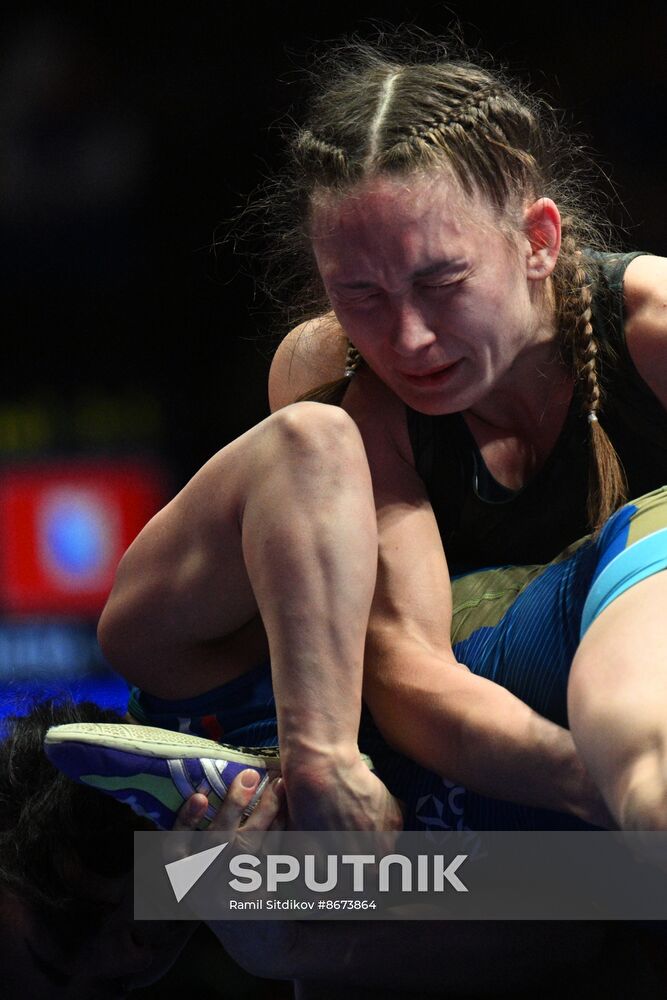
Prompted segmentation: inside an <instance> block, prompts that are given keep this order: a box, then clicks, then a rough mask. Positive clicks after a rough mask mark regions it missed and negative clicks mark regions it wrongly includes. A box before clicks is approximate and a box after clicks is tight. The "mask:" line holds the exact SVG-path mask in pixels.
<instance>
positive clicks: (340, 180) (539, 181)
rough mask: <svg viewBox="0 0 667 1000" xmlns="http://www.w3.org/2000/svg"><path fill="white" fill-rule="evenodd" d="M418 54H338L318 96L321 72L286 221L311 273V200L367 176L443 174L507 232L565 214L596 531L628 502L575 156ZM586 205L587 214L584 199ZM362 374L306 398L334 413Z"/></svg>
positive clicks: (508, 106)
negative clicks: (607, 423)
mask: <svg viewBox="0 0 667 1000" xmlns="http://www.w3.org/2000/svg"><path fill="white" fill-rule="evenodd" d="M422 49H423V46H419V45H418V46H417V47H416V49H415V48H413V49H412V50H410V51H408V52H407V53H405V52H403V53H401V54H400V55H399V56H396V55H395V54H390V55H385V54H384V52H383V50H381V48H380V47H373V46H369V45H366V44H360V43H357V42H353V43H351V44H350V45H349V46H348V47H347V49H346V50H343V51H341V50H337V51H335V52H334V54H333V57H332V60H331V63H332V65H331V67H330V69H329V82H328V84H326V85H325V86H322V84H321V73H322V72H323V69H322V66H321V65H319V66H318V73H319V74H320V85H319V89H318V91H317V92H316V94H315V96H314V99H313V101H312V104H311V107H310V112H309V115H308V121H307V125H305V126H304V127H303V128H300V129H297V130H296V131H295V133H294V134H293V137H292V141H291V147H290V148H291V154H292V159H291V172H290V175H289V176H290V180H289V181H288V184H287V187H289V189H290V193H291V194H292V198H291V204H290V211H291V212H292V215H293V217H294V208H295V205H294V201H295V199H296V202H297V209H298V211H297V214H298V215H299V217H300V218H301V220H302V224H301V226H300V230H299V232H298V233H297V231H296V230H293V235H297V236H300V238H301V240H302V243H303V245H305V248H306V253H307V254H308V256H309V258H310V261H311V264H312V251H311V250H310V248H309V246H307V244H308V242H309V241H308V220H309V213H310V211H311V209H312V206H313V203H314V201H315V200H316V199H317V197H318V196H320V195H322V194H331V193H344V192H345V191H346V190H348V189H349V188H350V187H351V186H353V185H355V184H356V183H359V182H360V181H362V180H363V179H365V178H367V177H369V176H372V175H373V174H376V175H384V176H386V175H392V174H393V175H396V176H405V175H407V174H410V173H414V172H416V171H434V170H437V169H440V170H441V169H442V168H443V167H445V168H447V169H448V170H449V171H450V173H451V174H452V175H453V176H454V178H455V180H456V182H457V183H458V184H459V185H460V187H461V189H462V191H463V192H465V193H466V194H467V195H469V196H473V195H475V194H480V195H481V196H482V197H484V198H486V199H487V201H488V202H489V203H490V204H491V205H492V206H494V207H495V209H496V210H497V211H498V215H499V219H500V224H501V225H503V222H504V220H506V221H511V227H510V228H513V229H514V231H516V229H517V226H518V219H519V218H520V217H521V209H522V207H523V206H524V205H525V203H526V201H532V200H536V199H537V198H538V197H550V198H553V200H554V201H556V202H557V204H558V205H559V207H560V209H561V213H562V215H563V240H562V246H561V251H560V254H559V257H558V260H557V262H556V265H555V269H554V271H553V274H552V283H553V289H554V296H555V306H556V319H557V323H558V335H559V339H560V345H561V351H562V355H563V357H564V359H565V360H566V363H567V364H568V366H569V367H570V368H571V370H572V372H573V373H574V375H575V377H576V379H577V385H578V392H579V395H580V397H581V399H582V404H583V410H584V412H585V413H586V414H587V417H588V426H589V442H590V461H589V467H590V474H589V496H588V515H589V522H590V525H591V527H592V528H594V529H598V528H599V527H600V526H601V525H602V524H603V523H604V521H605V520H606V519H607V518H608V517H609V516H610V514H611V513H612V512H613V511H614V510H615V509H616V507H618V506H619V505H620V504H621V503H622V502H623V501H624V499H625V483H624V475H623V471H622V469H621V466H620V462H619V459H618V456H617V455H616V452H615V451H614V448H613V445H612V444H611V442H610V440H609V438H608V436H607V434H606V432H605V430H604V427H603V419H604V413H603V392H602V387H601V384H600V372H599V366H598V344H597V341H596V337H595V331H594V329H593V326H592V319H591V299H592V288H591V277H590V268H589V267H588V266H587V262H586V258H585V248H591V249H603V248H605V240H604V238H603V237H602V235H601V228H602V227H601V225H600V224H598V223H596V222H595V221H594V220H593V219H592V216H591V214H590V209H588V210H587V211H584V210H582V209H581V208H580V207H579V206H580V203H581V202H583V200H584V197H583V194H582V192H581V190H580V181H579V178H580V177H581V175H582V166H581V150H580V149H579V148H578V147H577V146H576V145H575V144H574V143H572V142H571V141H570V140H569V139H568V137H567V135H566V134H565V132H564V131H563V129H562V127H561V123H560V121H559V120H558V118H557V116H556V114H555V113H554V111H553V110H552V109H551V108H550V107H549V105H548V104H547V103H546V102H545V101H543V100H542V99H540V98H537V97H535V96H532V95H529V94H528V93H526V92H524V91H523V90H522V89H521V88H520V87H519V86H518V85H516V84H515V83H513V82H509V81H508V80H507V79H506V78H505V76H504V75H503V74H502V73H500V72H499V71H497V70H495V69H494V70H491V69H487V68H485V67H482V66H481V65H478V64H476V63H473V62H471V61H470V60H469V59H451V58H449V57H448V55H447V53H443V52H442V50H441V49H439V50H438V51H437V52H436V53H435V57H433V53H431V57H430V58H425V57H424V54H423V51H422ZM290 185H291V186H290ZM285 189H286V188H285V185H284V184H283V191H284V190H285ZM585 197H586V202H587V208H588V204H589V203H590V202H591V195H590V192H589V191H586V192H585ZM278 200H280V199H278ZM593 200H594V199H593ZM279 230H280V234H281V235H280V239H281V242H282V247H281V250H282V253H283V256H284V252H285V250H286V249H288V250H289V253H291V255H292V258H291V263H292V267H293V266H294V247H295V245H296V242H298V240H297V241H295V240H292V241H291V242H290V240H289V238H288V234H287V233H286V230H285V227H284V226H282V227H279ZM279 256H280V255H279ZM297 269H298V268H297ZM284 273H285V272H283V275H284ZM310 273H311V274H313V269H312V267H311V268H310ZM313 278H314V281H313V282H311V284H310V292H311V296H310V303H308V298H309V296H308V295H307V294H306V295H305V296H304V294H303V289H302V290H301V293H300V294H299V296H298V298H299V300H300V301H301V302H303V303H305V304H306V310H307V309H308V305H310V306H311V311H310V315H311V316H314V315H317V314H318V313H319V314H320V315H321V313H322V312H325V311H326V310H327V309H328V308H329V307H328V305H327V304H325V303H326V299H325V297H324V295H323V288H322V286H321V282H319V279H318V276H317V275H316V274H313ZM283 284H285V282H284V281H283ZM313 291H314V293H315V294H312V293H313ZM292 294H293V292H292ZM303 318H306V317H304V315H303V313H302V314H301V316H300V319H303ZM352 350H353V349H352ZM361 364H363V359H362V358H361V357H360V356H359V355H358V353H357V352H354V353H349V354H348V359H347V361H346V369H345V374H344V376H343V377H342V378H341V379H340V380H337V381H336V382H333V383H329V384H328V385H327V386H323V387H320V389H319V390H316V391H315V393H313V394H311V395H310V396H309V398H316V399H320V400H322V401H326V402H340V401H341V400H342V397H343V395H344V393H345V390H346V388H347V385H348V384H349V380H350V379H349V376H350V374H351V373H352V372H353V371H354V370H356V369H357V368H358V367H359V366H360V365H361Z"/></svg>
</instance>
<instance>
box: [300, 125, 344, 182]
mask: <svg viewBox="0 0 667 1000" xmlns="http://www.w3.org/2000/svg"><path fill="white" fill-rule="evenodd" d="M293 152H294V158H295V160H296V162H297V163H301V164H302V165H306V164H307V165H308V167H309V169H312V165H313V163H314V161H316V162H317V165H318V167H319V170H320V171H321V176H322V178H323V179H324V180H329V181H335V182H341V181H343V182H344V181H345V180H348V179H350V169H349V162H348V157H347V156H346V155H345V152H344V151H343V150H342V149H341V148H340V146H336V145H335V144H334V143H332V142H328V141H327V140H326V139H322V138H320V137H319V136H316V135H314V134H313V133H312V132H311V130H310V129H303V130H302V131H300V132H299V133H298V134H297V136H296V139H295V141H294V145H293Z"/></svg>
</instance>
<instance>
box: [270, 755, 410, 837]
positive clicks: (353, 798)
mask: <svg viewBox="0 0 667 1000" xmlns="http://www.w3.org/2000/svg"><path fill="white" fill-rule="evenodd" d="M283 773H284V776H285V791H286V794H287V802H288V806H289V816H290V822H289V827H290V829H293V830H368V831H374V830H386V831H396V830H402V829H403V814H402V812H401V808H400V805H399V802H398V800H397V799H395V798H394V796H393V795H392V794H391V793H390V792H389V790H388V788H387V787H386V786H385V785H384V784H383V782H382V781H381V780H380V779H379V778H378V776H377V775H376V774H374V773H373V772H372V771H371V770H369V768H368V766H367V765H366V764H365V763H364V762H363V760H362V759H361V757H360V756H358V757H357V759H356V760H354V761H352V762H351V763H350V762H348V763H347V764H346V765H345V764H342V763H341V762H336V761H333V760H327V761H323V762H322V763H321V764H319V765H318V764H317V763H315V762H313V761H309V762H305V761H304V762H303V763H301V764H294V765H293V766H291V767H289V768H287V769H285V768H284V770H283Z"/></svg>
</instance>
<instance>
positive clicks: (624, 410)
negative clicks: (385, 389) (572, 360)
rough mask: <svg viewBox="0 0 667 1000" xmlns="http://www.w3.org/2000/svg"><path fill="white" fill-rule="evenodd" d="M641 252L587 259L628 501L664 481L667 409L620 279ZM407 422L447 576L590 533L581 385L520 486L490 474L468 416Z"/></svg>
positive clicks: (545, 553)
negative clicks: (631, 333)
mask: <svg viewBox="0 0 667 1000" xmlns="http://www.w3.org/2000/svg"><path fill="white" fill-rule="evenodd" d="M637 256H639V254H638V253H629V254H620V255H618V254H590V255H589V256H588V257H587V261H588V263H589V265H590V270H591V273H593V274H594V275H595V277H594V295H593V305H592V310H593V324H594V330H595V333H596V338H597V343H598V347H599V379H600V384H601V386H602V388H603V392H604V396H603V401H602V409H601V413H600V421H601V423H602V424H603V426H604V428H605V430H606V432H607V434H608V435H609V437H610V439H611V441H612V443H613V445H614V447H615V448H616V451H617V453H618V455H619V457H620V459H621V462H622V464H623V467H624V469H625V473H626V476H627V480H628V486H629V497H630V498H632V497H638V496H641V495H642V494H644V493H648V492H649V491H650V490H653V489H656V488H657V487H658V486H662V485H663V484H664V483H666V482H667V412H666V411H665V409H664V407H663V406H662V404H661V403H660V401H659V400H658V399H657V397H656V396H655V395H654V394H653V393H652V392H651V390H650V389H649V387H648V386H647V385H646V383H645V382H644V380H643V379H642V378H641V376H640V375H639V373H638V372H637V369H636V368H635V366H634V364H633V362H632V359H631V357H630V355H629V353H628V349H627V347H626V343H625V332H624V320H625V317H624V305H623V276H624V274H625V269H626V267H627V266H628V264H629V263H630V261H631V260H634V258H635V257H637ZM407 420H408V429H409V433H410V441H411V443H412V449H413V453H414V457H415V465H416V468H417V471H418V473H419V475H420V476H421V478H422V479H423V481H424V483H425V485H426V488H427V492H428V496H429V499H430V501H431V504H432V506H433V510H434V513H435V516H436V519H437V522H438V527H439V530H440V534H441V536H442V540H443V544H444V548H445V552H446V554H447V561H448V564H449V568H450V572H452V573H461V572H466V571H468V570H471V569H479V568H481V567H484V566H502V565H507V564H530V563H545V562H549V561H550V560H551V559H553V558H555V557H556V556H557V555H558V553H559V552H562V551H563V549H565V548H567V546H568V545H570V544H572V542H574V541H576V540H577V539H579V538H581V537H583V536H584V535H585V534H586V533H587V531H588V527H587V524H586V497H587V494H588V448H589V445H588V424H587V419H586V414H585V412H584V406H583V402H582V396H581V391H580V390H579V389H578V388H577V389H575V392H574V394H573V398H572V403H571V404H570V408H569V411H568V413H567V417H566V419H565V423H564V425H563V428H562V430H561V433H560V436H559V438H558V440H557V442H556V445H555V446H554V448H553V450H552V452H551V454H550V455H549V457H548V458H547V460H546V462H545V463H544V465H543V466H542V467H541V468H540V470H539V471H538V472H537V473H536V475H535V476H534V477H533V478H532V479H530V480H529V481H528V482H527V483H526V485H525V486H524V487H523V488H522V489H521V490H518V491H516V492H514V491H511V490H508V489H506V488H505V487H503V486H502V485H501V484H500V483H497V482H496V480H495V479H494V478H493V477H492V476H491V474H490V472H489V471H488V469H487V468H486V465H485V464H484V460H483V459H482V456H481V453H480V450H479V448H478V447H477V443H476V442H475V439H474V437H473V436H472V434H471V432H470V431H469V430H468V427H467V424H466V422H465V420H464V419H463V416H462V414H460V413H453V414H445V415H441V416H428V415H426V414H422V413H417V412H416V411H415V410H412V409H410V408H409V407H408V408H407Z"/></svg>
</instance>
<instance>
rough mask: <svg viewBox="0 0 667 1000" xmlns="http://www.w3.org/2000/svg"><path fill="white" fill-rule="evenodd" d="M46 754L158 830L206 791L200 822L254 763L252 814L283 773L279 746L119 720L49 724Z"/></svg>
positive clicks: (70, 774)
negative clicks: (237, 743) (239, 743)
mask: <svg viewBox="0 0 667 1000" xmlns="http://www.w3.org/2000/svg"><path fill="white" fill-rule="evenodd" d="M44 749H45V751H46V755H47V757H48V758H49V760H50V761H51V763H52V764H54V765H55V767H57V768H58V769H59V770H60V771H63V772H64V773H65V774H66V775H68V777H70V778H73V779H74V781H78V782H80V783H81V784H84V785H89V786H90V787H91V788H96V789H98V790H99V791H100V792H105V793H106V794H107V795H111V796H113V798H115V799H117V800H118V801H119V802H124V803H125V804H126V805H128V806H130V808H131V809H133V810H134V812H135V813H137V814H138V815H139V816H145V817H147V818H148V819H150V820H151V822H153V823H154V824H155V825H156V826H157V827H158V828H159V829H161V830H171V829H172V828H173V826H174V822H175V820H176V816H177V814H178V812H179V810H180V808H181V806H182V805H183V803H184V802H185V801H186V800H187V799H189V798H190V796H191V795H193V794H194V793H195V792H203V794H204V795H206V796H207V798H208V802H209V805H208V809H207V810H206V812H205V814H204V816H203V818H202V820H201V821H200V822H199V824H198V827H197V828H198V829H199V830H205V829H206V828H207V827H208V825H209V824H210V822H211V820H212V819H213V818H214V816H215V815H216V813H217V811H218V809H219V808H220V805H221V803H222V801H223V799H224V798H225V796H226V794H227V789H228V788H229V786H230V785H231V783H232V781H233V780H234V778H235V777H236V775H237V774H239V773H240V772H241V771H244V770H245V769H246V768H248V767H251V768H254V770H255V771H257V772H258V774H259V775H260V783H259V786H258V788H257V791H256V792H255V794H254V796H253V798H252V800H251V802H250V803H249V804H248V806H247V807H246V810H245V812H246V814H248V815H249V814H250V812H251V811H252V809H253V807H254V805H255V804H256V802H257V801H258V799H259V796H260V795H261V793H262V791H263V790H264V787H265V786H266V784H267V782H268V781H270V780H271V779H272V778H274V777H276V776H277V775H278V774H280V756H279V753H278V748H277V747H232V746H226V745H225V744H224V743H215V742H213V740H205V739H201V738H200V737H199V736H191V735H189V734H188V733H178V732H172V731H171V730H169V729H157V728H155V727H153V726H132V725H126V724H124V723H113V722H112V723H101V722H100V723H94V722H79V723H74V724H70V725H65V726H52V727H51V729H49V730H48V732H47V734H46V738H45V740H44Z"/></svg>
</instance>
